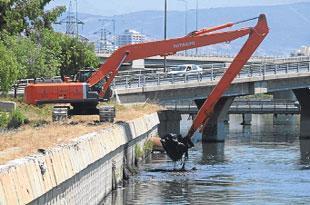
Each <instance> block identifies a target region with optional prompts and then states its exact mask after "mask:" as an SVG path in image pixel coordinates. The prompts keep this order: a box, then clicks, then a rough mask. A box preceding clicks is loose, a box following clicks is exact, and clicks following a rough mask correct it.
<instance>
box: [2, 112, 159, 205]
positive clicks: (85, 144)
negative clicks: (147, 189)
mask: <svg viewBox="0 0 310 205" xmlns="http://www.w3.org/2000/svg"><path fill="white" fill-rule="evenodd" d="M158 124H159V119H158V116H157V113H154V114H151V115H147V116H144V117H142V118H138V119H135V120H132V121H130V122H122V123H118V124H115V125H113V126H111V127H109V128H106V129H103V130H98V131H96V132H93V133H89V134H86V135H84V136H81V137H79V138H78V139H75V140H73V141H71V142H70V143H68V144H66V145H59V146H58V147H55V148H52V149H49V150H41V153H40V154H36V155H33V156H29V157H25V158H23V159H18V160H14V161H10V162H9V163H8V164H6V165H2V166H0V205H14V204H98V203H100V202H101V201H102V200H103V199H104V197H105V196H107V195H108V194H109V193H110V192H111V191H112V189H113V188H114V187H115V186H116V184H118V183H119V182H121V181H122V180H123V171H124V168H127V167H131V166H133V165H134V163H135V158H136V156H135V155H136V154H137V155H138V154H139V153H137V148H139V147H140V148H139V149H140V150H141V149H142V148H143V146H144V143H145V142H146V140H147V139H148V137H151V136H155V135H157V134H158V132H157V126H158Z"/></svg>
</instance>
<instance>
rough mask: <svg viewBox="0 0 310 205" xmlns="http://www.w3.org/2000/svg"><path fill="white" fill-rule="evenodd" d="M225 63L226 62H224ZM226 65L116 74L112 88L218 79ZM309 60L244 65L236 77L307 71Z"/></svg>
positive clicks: (309, 66) (309, 64)
mask: <svg viewBox="0 0 310 205" xmlns="http://www.w3.org/2000/svg"><path fill="white" fill-rule="evenodd" d="M226 65H227V64H226ZM228 66H229V65H227V67H222V68H209V69H204V70H203V71H200V72H195V73H183V74H182V73H180V74H167V73H162V72H159V73H140V74H133V75H122V76H117V77H116V78H115V80H114V82H113V86H114V88H140V87H145V86H158V85H161V84H176V83H188V82H197V83H199V82H202V81H210V82H212V81H217V80H219V79H220V78H221V77H222V76H223V74H224V72H225V71H226V70H227V68H228ZM309 72H310V61H300V62H289V63H277V64H272V63H266V64H250V65H246V66H244V68H243V69H242V70H241V72H240V73H239V74H238V76H237V78H253V77H260V78H262V79H265V77H266V76H274V75H282V74H291V73H309Z"/></svg>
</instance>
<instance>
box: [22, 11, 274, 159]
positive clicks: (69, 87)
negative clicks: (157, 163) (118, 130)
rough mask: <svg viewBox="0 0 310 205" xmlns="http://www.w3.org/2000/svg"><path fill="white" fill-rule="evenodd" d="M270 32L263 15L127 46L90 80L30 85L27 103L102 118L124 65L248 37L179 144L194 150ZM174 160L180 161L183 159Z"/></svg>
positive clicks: (79, 79) (71, 113)
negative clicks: (238, 26)
mask: <svg viewBox="0 0 310 205" xmlns="http://www.w3.org/2000/svg"><path fill="white" fill-rule="evenodd" d="M254 19H258V22H257V24H256V25H255V26H254V27H245V28H241V29H237V30H223V29H226V28H230V27H233V26H234V25H236V24H240V23H243V22H246V21H250V20H254ZM268 32H269V29H268V25H267V20H266V17H265V15H263V14H262V15H260V16H259V17H256V18H252V19H248V20H244V21H239V22H236V23H226V24H223V25H220V26H216V27H212V28H206V29H202V30H199V31H194V32H191V33H189V34H188V35H187V36H184V37H181V38H175V39H169V40H163V41H154V42H145V43H140V44H132V45H126V46H123V47H121V48H119V49H118V50H116V51H115V52H114V53H113V54H112V55H111V56H110V58H109V59H107V61H106V62H105V63H104V64H103V65H102V66H101V67H100V68H99V69H98V70H97V71H95V72H92V73H91V74H88V75H89V77H86V78H85V75H79V76H84V77H83V78H78V79H76V81H75V82H63V83H36V84H30V85H28V86H27V87H26V89H25V95H24V99H25V102H26V103H28V104H34V105H38V104H46V103H53V104H60V103H70V104H71V106H72V107H73V109H70V110H69V112H70V115H95V114H99V110H98V108H97V105H98V104H99V102H100V101H105V100H109V98H110V97H111V91H110V85H111V83H112V81H113V79H114V77H115V76H116V75H117V73H118V71H119V68H120V66H121V65H122V64H123V63H126V62H131V61H133V60H136V59H144V58H147V57H151V56H157V55H161V56H168V55H172V54H175V53H176V52H178V51H183V50H188V49H193V48H198V47H202V46H208V45H212V44H217V43H223V42H230V41H233V40H236V39H238V38H241V37H243V36H246V35H249V37H248V39H247V41H246V42H245V44H244V45H243V47H242V48H241V50H240V52H239V53H238V54H237V56H236V57H235V59H234V60H233V61H232V63H231V64H230V66H229V68H228V69H227V70H226V72H225V73H224V75H223V77H222V78H221V79H220V81H219V83H218V84H217V85H216V86H215V87H214V89H213V90H212V92H211V93H210V95H209V96H208V97H207V100H206V101H205V102H204V104H203V106H202V107H201V108H200V110H199V111H198V114H197V115H196V118H195V119H194V121H193V124H192V126H191V128H190V130H189V131H188V134H187V135H186V137H184V138H182V140H179V141H178V143H181V145H182V146H183V145H184V146H185V148H186V149H184V150H187V149H188V148H190V147H192V146H193V144H192V142H191V138H192V136H193V134H194V132H195V131H196V130H197V129H199V128H201V127H203V126H205V125H206V124H207V121H208V119H209V118H210V116H211V115H212V112H213V108H214V106H215V104H216V103H217V102H218V100H219V99H220V98H221V96H222V95H223V93H224V92H225V91H226V90H227V89H228V88H229V86H230V84H231V82H232V81H233V80H234V78H235V77H236V75H237V74H238V73H239V72H240V70H241V69H242V68H243V66H244V65H245V64H246V63H247V61H248V60H249V59H250V57H251V56H252V54H253V53H254V52H255V50H256V49H257V47H258V46H259V45H260V43H261V42H262V41H263V40H264V38H265V37H266V36H267V34H268ZM164 140H165V139H164ZM162 142H163V145H164V147H165V148H166V151H167V154H168V155H169V156H170V157H171V158H172V159H173V158H174V156H176V154H175V152H171V153H170V152H169V150H172V149H170V148H169V146H170V145H173V143H169V139H166V141H162ZM165 145H166V146H165ZM173 146H174V145H173ZM182 146H181V147H182ZM179 150H181V151H180V155H181V154H182V155H183V154H184V153H186V151H183V148H182V149H179ZM175 158H176V159H180V157H175Z"/></svg>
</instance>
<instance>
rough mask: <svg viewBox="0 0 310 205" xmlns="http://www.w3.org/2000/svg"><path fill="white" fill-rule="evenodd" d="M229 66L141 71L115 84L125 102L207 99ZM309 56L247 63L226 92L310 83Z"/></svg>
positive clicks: (233, 93) (272, 89) (274, 89)
mask: <svg viewBox="0 0 310 205" xmlns="http://www.w3.org/2000/svg"><path fill="white" fill-rule="evenodd" d="M226 69H227V66H226V67H222V68H213V67H211V68H208V69H204V70H203V71H202V72H199V73H193V74H186V75H167V74H166V73H163V72H161V73H140V74H133V75H123V76H118V77H116V79H115V81H114V82H113V88H114V90H115V93H116V95H117V98H118V99H119V100H120V102H122V103H135V102H145V101H146V100H151V101H155V102H160V103H162V102H169V101H176V100H178V99H183V100H196V99H204V98H206V96H208V95H209V93H210V92H211V90H212V88H213V87H214V86H215V85H216V84H217V83H218V81H219V80H220V78H221V77H222V75H223V73H224V72H225V71H226ZM309 76H310V58H302V59H300V61H299V60H297V59H295V58H294V59H291V60H289V59H288V60H286V61H284V60H283V61H282V62H281V61H280V60H279V61H277V62H275V63H264V64H250V65H247V66H245V67H244V68H243V69H242V71H241V72H240V74H239V75H238V76H237V78H236V79H235V80H234V81H233V83H232V86H231V88H230V89H229V90H228V91H227V92H226V93H225V94H224V95H225V96H242V95H253V94H258V93H272V92H277V91H284V90H292V89H299V88H306V87H309V86H310V78H309Z"/></svg>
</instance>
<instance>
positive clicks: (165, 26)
mask: <svg viewBox="0 0 310 205" xmlns="http://www.w3.org/2000/svg"><path fill="white" fill-rule="evenodd" d="M167 8H168V5H167V0H165V9H164V40H167ZM166 64H167V57H166V56H164V72H166V71H167V68H166V67H167V65H166Z"/></svg>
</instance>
